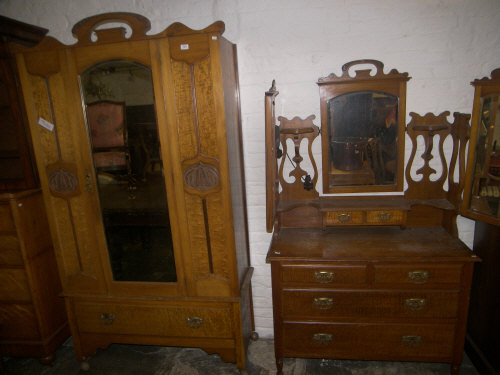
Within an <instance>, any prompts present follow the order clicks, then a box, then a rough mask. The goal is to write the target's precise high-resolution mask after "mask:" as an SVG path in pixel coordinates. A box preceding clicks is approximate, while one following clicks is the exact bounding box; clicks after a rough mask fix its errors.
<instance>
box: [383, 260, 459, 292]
mask: <svg viewBox="0 0 500 375" xmlns="http://www.w3.org/2000/svg"><path fill="white" fill-rule="evenodd" d="M374 269H375V276H374V282H375V284H390V285H395V284H405V285H443V284H446V285H448V286H452V285H455V286H457V287H458V286H459V285H460V280H461V277H462V264H444V265H436V264H428V263H422V264H418V263H412V264H375V265H374Z"/></svg>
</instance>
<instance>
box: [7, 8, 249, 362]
mask: <svg viewBox="0 0 500 375" xmlns="http://www.w3.org/2000/svg"><path fill="white" fill-rule="evenodd" d="M116 20H119V23H124V24H128V25H129V26H130V29H131V36H129V37H127V38H126V37H124V34H123V28H116V27H115V28H111V29H96V27H97V26H98V25H101V24H103V23H108V22H111V21H113V22H114V21H116ZM149 27H150V24H149V21H148V20H147V19H145V18H144V17H142V16H139V15H135V14H130V13H119V14H104V15H99V16H94V17H90V18H88V19H85V20H83V21H81V22H79V23H77V24H76V25H75V26H74V28H73V33H74V35H76V36H77V38H78V42H77V43H76V44H74V45H70V46H65V45H62V44H61V43H59V42H57V41H56V40H54V39H52V38H50V37H48V38H45V39H44V40H43V41H42V42H41V43H40V44H39V45H38V46H37V47H35V48H31V49H29V48H21V47H19V48H17V49H16V58H17V63H18V67H19V70H20V76H21V83H22V85H23V89H24V90H25V92H29V93H31V95H26V96H25V102H26V107H27V110H28V117H29V122H30V127H31V131H32V135H33V144H34V149H35V155H36V160H37V165H38V168H39V170H40V171H41V172H40V179H41V183H42V188H43V193H44V199H45V202H46V205H47V210H48V213H49V221H50V228H51V232H52V234H53V237H54V238H55V242H56V244H55V246H56V252H57V259H58V266H59V271H60V274H61V279H62V283H63V293H64V297H65V300H66V307H67V311H68V314H69V318H70V325H71V331H72V335H73V339H74V343H75V351H76V354H77V357H78V359H80V360H82V359H84V358H85V357H86V356H89V355H92V354H93V353H94V352H95V350H96V349H97V348H101V347H106V346H107V345H109V344H110V343H142V344H158V345H175V346H192V347H200V348H203V349H204V350H206V351H207V352H210V353H218V354H220V355H221V356H222V357H223V359H225V360H227V361H232V362H236V363H237V365H238V367H239V368H244V366H245V348H246V345H247V343H248V339H249V336H250V334H251V331H252V329H253V316H252V306H251V304H252V302H251V291H250V290H251V286H250V280H251V275H252V270H253V269H252V268H251V267H250V264H249V254H248V235H247V226H246V202H245V185H244V176H243V159H242V148H241V123H240V109H239V95H238V71H237V60H236V47H235V45H233V44H232V43H230V42H229V41H227V40H226V39H225V38H223V37H222V33H223V31H224V24H223V23H222V22H220V21H219V22H216V23H214V24H213V25H211V26H209V27H207V28H205V29H204V30H201V31H196V30H191V29H189V28H188V27H186V26H184V25H182V24H178V23H176V24H173V25H171V26H170V27H168V28H167V29H166V30H165V31H163V32H161V33H159V34H156V35H146V32H147V31H148V30H149ZM90 35H94V36H95V37H96V39H97V40H96V41H91V40H90ZM82 103H83V106H82ZM95 103H98V104H99V106H98V107H97V106H94V104H95ZM117 103H118V104H117ZM90 107H92V108H98V109H99V112H98V113H92V115H90V113H89V108H90ZM103 134H108V135H107V139H104V140H103V139H102V136H103ZM118 141H119V142H118ZM103 145H104V146H106V147H103Z"/></svg>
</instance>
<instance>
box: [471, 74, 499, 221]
mask: <svg viewBox="0 0 500 375" xmlns="http://www.w3.org/2000/svg"><path fill="white" fill-rule="evenodd" d="M471 84H472V85H473V86H474V88H475V91H474V105H473V109H472V126H471V140H470V146H469V156H468V159H467V174H466V184H465V190H464V201H463V206H462V214H463V215H464V216H468V217H470V218H472V219H476V220H480V221H485V222H487V223H490V224H494V225H500V69H495V70H493V71H492V72H491V78H488V77H484V78H482V79H476V80H475V81H473V82H472V83H471Z"/></svg>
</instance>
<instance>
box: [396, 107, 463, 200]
mask: <svg viewBox="0 0 500 375" xmlns="http://www.w3.org/2000/svg"><path fill="white" fill-rule="evenodd" d="M449 114H450V112H448V111H446V112H443V113H441V114H440V115H437V116H436V115H434V114H432V113H427V114H426V115H425V116H420V115H418V114H416V113H413V112H412V113H410V116H411V117H412V119H411V121H410V123H409V124H408V127H407V134H408V136H409V137H410V140H411V142H412V151H411V154H410V157H409V160H408V164H407V165H406V181H407V183H408V189H407V190H406V192H405V197H406V198H408V199H434V200H436V199H446V200H448V201H449V202H450V203H452V204H453V205H455V207H457V204H458V201H459V199H460V195H461V193H462V189H463V182H462V181H463V177H464V173H465V150H466V146H467V141H468V139H469V133H470V128H469V119H470V115H467V114H462V113H454V114H453V116H454V121H453V123H449V122H448V120H447V119H446V117H447V116H448V115H449ZM419 136H420V137H422V139H423V144H424V151H423V153H422V154H421V155H416V153H417V137H419ZM448 136H451V138H452V142H453V146H452V153H451V157H450V159H449V162H447V160H446V157H445V152H444V143H445V140H446V138H447V137H448ZM435 150H437V152H435ZM433 154H434V155H438V156H439V164H440V167H441V168H440V169H441V172H440V171H438V170H436V169H434V168H433V167H432V166H431V160H432V159H433V158H434V156H433ZM416 157H420V158H422V161H423V166H422V167H420V168H419V169H417V170H416V171H415V174H416V176H417V178H419V180H415V179H414V178H413V177H412V175H411V170H412V167H413V165H414V163H415V161H416ZM457 170H458V179H455V176H454V175H455V171H457ZM439 173H441V174H440V175H439ZM436 174H437V175H439V178H437V179H436V178H433V177H434V175H436ZM446 182H448V189H447V190H446V189H445V183H446Z"/></svg>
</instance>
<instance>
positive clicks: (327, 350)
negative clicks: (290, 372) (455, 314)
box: [282, 323, 455, 362]
mask: <svg viewBox="0 0 500 375" xmlns="http://www.w3.org/2000/svg"><path fill="white" fill-rule="evenodd" d="M454 328H455V327H454V325H452V324H440V325H439V326H437V325H432V324H370V323H364V324H355V323H347V324H346V323H342V324H335V323H284V325H283V338H282V342H283V354H284V356H285V357H288V356H294V357H310V358H328V357H331V358H350V359H367V360H369V359H377V360H398V359H403V360H416V359H417V358H418V360H425V359H433V360H442V361H443V362H444V361H447V360H451V357H452V352H453V338H454V332H455V331H454Z"/></svg>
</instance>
